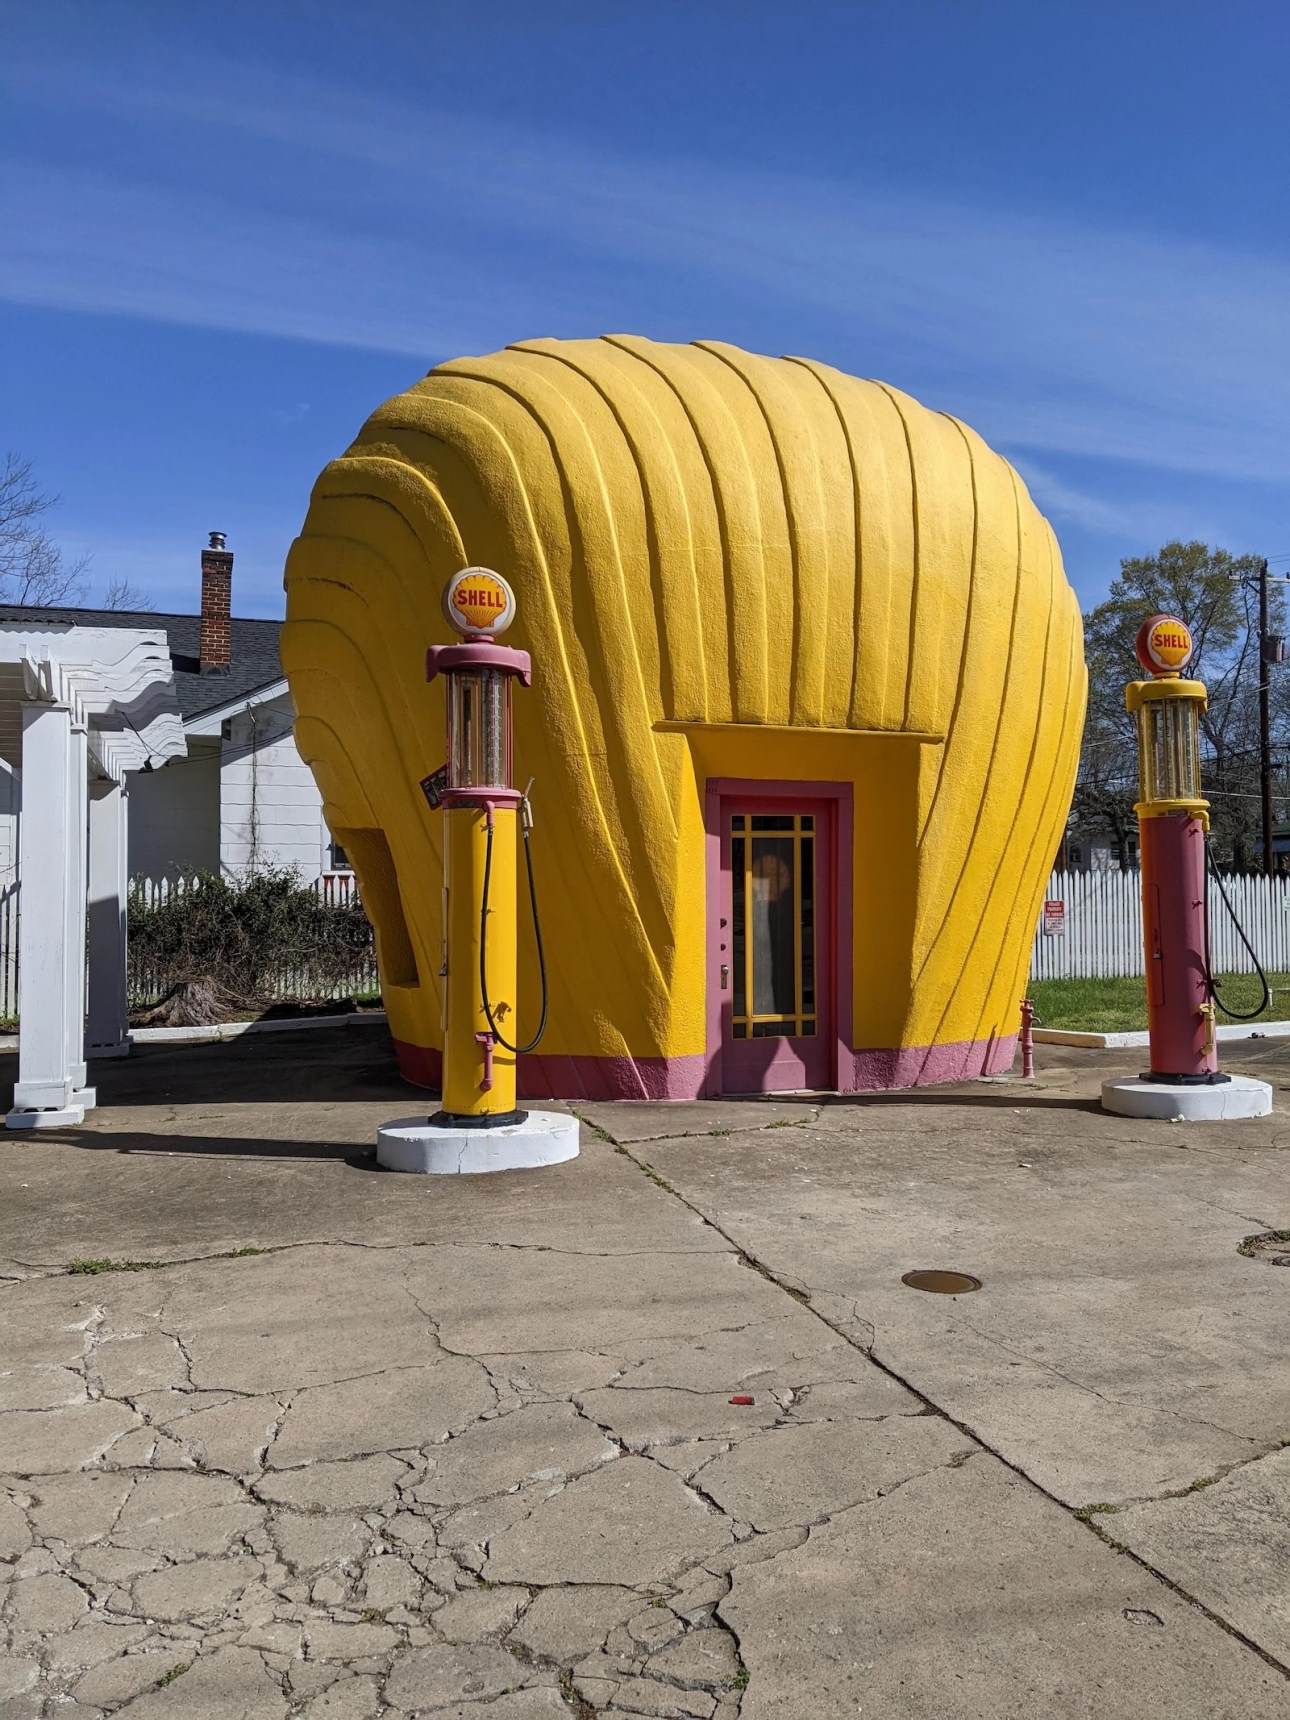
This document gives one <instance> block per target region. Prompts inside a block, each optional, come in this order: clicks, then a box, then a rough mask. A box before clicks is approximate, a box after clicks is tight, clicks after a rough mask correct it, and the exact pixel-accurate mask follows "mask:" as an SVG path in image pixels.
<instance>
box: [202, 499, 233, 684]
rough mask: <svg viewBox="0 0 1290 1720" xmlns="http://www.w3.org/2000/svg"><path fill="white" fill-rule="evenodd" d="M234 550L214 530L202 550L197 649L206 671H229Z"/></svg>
mask: <svg viewBox="0 0 1290 1720" xmlns="http://www.w3.org/2000/svg"><path fill="white" fill-rule="evenodd" d="M232 604H233V552H232V550H231V549H225V548H224V533H223V532H212V533H211V541H210V546H209V548H207V549H204V550H203V551H202V629H201V642H200V644H199V646H198V652H199V655H200V657H201V668H202V674H203V675H227V674H228V669H229V663H230V661H231V658H232V654H233V633H232V629H233V622H232V614H233V609H232Z"/></svg>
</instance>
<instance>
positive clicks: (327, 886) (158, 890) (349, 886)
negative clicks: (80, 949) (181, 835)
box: [130, 872, 358, 908]
mask: <svg viewBox="0 0 1290 1720" xmlns="http://www.w3.org/2000/svg"><path fill="white" fill-rule="evenodd" d="M197 883H198V880H197V879H194V878H131V880H130V894H131V895H132V896H133V897H135V899H136V900H137V901H139V902H140V903H142V905H143V906H144V907H145V908H155V907H156V906H158V904H159V903H161V902H168V901H169V900H170V898H171V897H172V896H176V895H183V893H184V891H185V890H191V889H193V888H194V887H195V885H196V884H197ZM313 887H314V893H315V895H317V896H319V897H320V898H321V899H322V901H324V902H325V903H326V904H327V906H328V907H329V908H347V907H348V906H349V905H350V903H351V902H357V901H358V881H357V880H356V879H355V877H354V874H353V873H352V872H324V873H323V874H322V876H321V877H320V878H315V879H314V885H313Z"/></svg>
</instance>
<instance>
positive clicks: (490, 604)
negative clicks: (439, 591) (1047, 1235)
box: [443, 567, 515, 639]
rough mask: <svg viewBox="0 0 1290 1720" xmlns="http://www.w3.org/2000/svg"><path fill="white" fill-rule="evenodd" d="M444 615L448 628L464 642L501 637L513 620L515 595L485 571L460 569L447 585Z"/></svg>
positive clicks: (469, 568)
mask: <svg viewBox="0 0 1290 1720" xmlns="http://www.w3.org/2000/svg"><path fill="white" fill-rule="evenodd" d="M443 612H444V616H445V618H446V620H447V622H448V625H449V626H450V627H455V628H456V630H457V632H458V633H464V634H465V635H466V636H467V638H471V639H474V638H479V637H481V636H483V635H488V636H489V637H491V636H492V635H493V634H495V633H504V632H505V631H506V629H507V628H508V627H509V626H510V624H511V622H512V621H514V619H515V593H514V592H513V591H512V590H511V588H510V586H509V585H508V584H507V583H506V581H505V580H504V579H503V578H502V576H501V574H500V573H494V572H493V571H492V569H491V568H487V567H463V568H462V570H461V572H460V573H454V574H453V576H452V578H451V579H450V580H449V581H448V584H447V586H446V587H445V589H444V594H443Z"/></svg>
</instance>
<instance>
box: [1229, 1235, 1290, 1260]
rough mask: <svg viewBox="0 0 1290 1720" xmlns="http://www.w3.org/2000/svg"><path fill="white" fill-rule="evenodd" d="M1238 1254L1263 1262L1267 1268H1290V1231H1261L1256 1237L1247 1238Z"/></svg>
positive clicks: (1240, 1246)
mask: <svg viewBox="0 0 1290 1720" xmlns="http://www.w3.org/2000/svg"><path fill="white" fill-rule="evenodd" d="M1237 1253H1238V1254H1244V1255H1245V1256H1246V1257H1247V1258H1248V1259H1250V1260H1261V1261H1263V1263H1264V1264H1265V1265H1266V1266H1290V1230H1261V1231H1259V1233H1258V1234H1257V1235H1256V1236H1247V1237H1246V1239H1245V1241H1244V1242H1242V1243H1241V1244H1240V1245H1239V1247H1238V1248H1237Z"/></svg>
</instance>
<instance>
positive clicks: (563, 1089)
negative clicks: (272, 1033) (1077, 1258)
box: [394, 1033, 1017, 1099]
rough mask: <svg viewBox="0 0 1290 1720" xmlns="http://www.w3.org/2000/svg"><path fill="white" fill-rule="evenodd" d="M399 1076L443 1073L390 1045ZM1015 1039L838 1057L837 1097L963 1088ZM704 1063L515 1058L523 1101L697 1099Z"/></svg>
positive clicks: (428, 1081)
mask: <svg viewBox="0 0 1290 1720" xmlns="http://www.w3.org/2000/svg"><path fill="white" fill-rule="evenodd" d="M394 1049H395V1052H396V1054H397V1056H398V1060H399V1072H400V1074H401V1075H402V1076H403V1078H404V1080H405V1081H411V1082H412V1084H413V1085H414V1086H416V1087H429V1088H431V1089H433V1090H437V1089H438V1087H439V1083H440V1080H441V1079H442V1072H443V1058H442V1055H441V1053H440V1052H438V1051H435V1050H432V1049H428V1048H427V1047H425V1046H421V1045H408V1044H406V1043H405V1042H404V1041H403V1040H399V1039H396V1040H395V1041H394ZM1016 1050H1017V1036H1016V1034H1015V1033H1010V1034H1008V1035H1007V1037H1006V1038H1003V1039H966V1040H960V1041H959V1042H957V1043H956V1044H953V1045H906V1046H902V1047H900V1048H899V1049H896V1050H888V1051H846V1052H843V1053H842V1054H841V1055H842V1057H844V1058H845V1059H846V1062H845V1063H844V1065H843V1067H842V1068H841V1069H839V1071H838V1087H837V1091H838V1092H839V1093H874V1092H879V1093H881V1092H890V1091H891V1090H892V1089H893V1088H900V1087H931V1086H934V1085H936V1084H937V1083H938V1082H941V1081H971V1080H974V1079H975V1078H976V1077H977V1076H978V1075H1000V1074H1003V1073H1004V1072H1005V1071H1006V1070H1008V1069H1011V1067H1012V1063H1013V1059H1014V1057H1015V1056H1016ZM706 1061H707V1060H706V1059H705V1058H704V1057H701V1056H698V1055H694V1056H690V1057H567V1056H551V1057H542V1056H533V1057H521V1058H520V1069H519V1092H520V1097H521V1098H524V1099H698V1098H701V1097H702V1096H703V1086H704V1076H705V1074H706Z"/></svg>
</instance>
